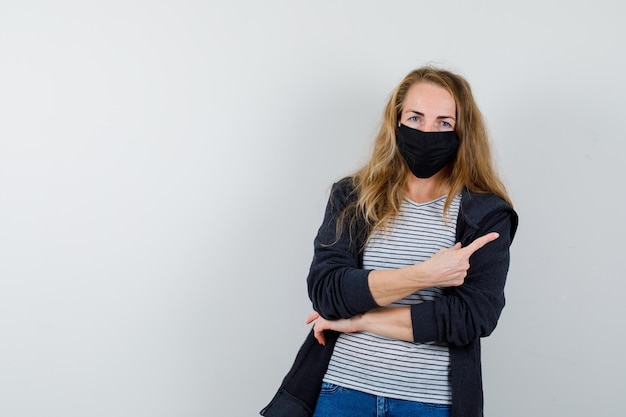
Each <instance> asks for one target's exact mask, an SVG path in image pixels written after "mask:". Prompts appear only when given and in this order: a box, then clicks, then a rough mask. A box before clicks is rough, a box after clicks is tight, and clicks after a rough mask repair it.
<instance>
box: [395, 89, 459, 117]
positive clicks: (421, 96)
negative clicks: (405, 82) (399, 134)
mask: <svg viewBox="0 0 626 417" xmlns="http://www.w3.org/2000/svg"><path fill="white" fill-rule="evenodd" d="M411 110H414V111H418V112H420V113H424V114H426V113H427V112H428V113H438V114H449V115H454V113H455V112H456V103H455V102H454V97H452V94H450V92H449V91H448V90H446V89H445V88H443V87H441V86H439V85H436V84H433V83H429V82H418V83H415V84H413V85H412V86H411V87H409V90H408V91H407V93H406V96H405V97H404V102H403V103H402V111H403V112H404V111H411Z"/></svg>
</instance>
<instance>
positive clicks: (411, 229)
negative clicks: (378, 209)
mask: <svg viewBox="0 0 626 417" xmlns="http://www.w3.org/2000/svg"><path fill="white" fill-rule="evenodd" d="M445 200H446V197H445V196H444V197H441V198H439V199H437V200H434V201H430V202H427V203H421V204H418V203H415V202H413V201H411V200H408V199H405V200H404V202H403V203H402V206H401V207H400V212H399V213H398V216H397V217H396V218H395V219H394V220H393V221H391V222H390V225H389V226H388V228H387V231H386V232H382V231H381V232H378V233H374V234H373V235H372V237H371V239H370V240H369V242H368V244H367V246H366V248H365V251H364V253H363V267H364V268H366V269H378V270H383V269H396V268H400V267H404V266H408V265H413V264H416V263H419V262H423V261H425V260H427V259H428V258H430V257H431V256H433V255H434V254H435V253H436V252H437V251H439V250H440V249H442V248H448V247H451V246H454V244H455V237H456V236H455V230H456V220H457V216H458V212H459V205H460V201H461V196H460V195H457V196H456V197H455V198H454V200H453V202H452V204H451V206H450V210H449V212H448V216H447V217H448V218H447V222H444V219H443V206H444V203H445ZM440 295H441V288H438V287H434V288H427V289H424V290H421V291H418V292H416V293H414V294H411V295H409V296H407V297H405V298H403V299H402V300H399V301H397V302H395V303H393V304H391V305H392V306H401V305H410V304H417V303H422V302H428V301H432V300H434V299H435V298H437V297H439V296H440ZM413 325H414V326H419V323H414V324H413ZM449 365H450V359H449V351H448V347H447V346H446V345H442V344H437V343H411V342H405V341H401V340H395V339H389V338H386V337H382V336H378V335H375V334H373V333H368V332H358V333H342V334H341V335H340V336H339V339H338V340H337V344H336V345H335V349H334V351H333V355H332V358H331V360H330V364H329V366H328V370H327V371H326V375H325V377H324V381H326V382H330V383H333V384H336V385H340V386H343V387H346V388H351V389H356V390H359V391H363V392H367V393H370V394H373V395H380V396H384V397H389V398H397V399H403V400H409V401H420V402H427V403H436V404H450V403H451V391H450V377H449Z"/></svg>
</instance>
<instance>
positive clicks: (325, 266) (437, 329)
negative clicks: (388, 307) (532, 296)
mask: <svg viewBox="0 0 626 417" xmlns="http://www.w3.org/2000/svg"><path fill="white" fill-rule="evenodd" d="M356 197H357V196H356V193H355V192H354V191H353V185H352V180H351V179H350V178H345V179H343V180H341V181H339V182H338V183H336V184H334V186H333V189H332V191H331V195H330V199H329V201H328V205H327V207H326V213H325V216H324V221H323V223H322V225H321V227H320V229H319V231H318V234H317V237H316V238H315V252H314V257H313V262H312V264H311V269H310V272H309V276H308V279H307V283H308V290H309V296H310V298H311V300H312V302H313V308H314V310H315V311H317V312H319V313H320V314H321V315H322V316H323V317H325V318H327V319H337V318H348V317H352V316H354V315H356V314H360V313H364V312H366V311H369V310H372V309H374V308H378V307H379V306H378V305H377V304H376V303H375V301H374V299H373V297H372V295H371V292H370V290H369V286H368V283H367V276H368V274H369V272H370V271H369V270H365V269H363V268H362V247H363V242H364V239H365V238H366V237H367V233H368V229H367V227H366V225H365V224H364V223H363V222H362V223H361V224H358V223H356V224H355V225H354V226H353V227H352V228H350V229H349V230H344V233H342V234H341V236H340V238H339V239H338V240H337V239H336V223H337V219H338V215H339V213H341V212H342V210H343V208H344V207H345V206H346V204H348V203H350V202H352V201H354V200H355V199H356ZM517 222H518V219H517V214H516V213H515V211H514V210H513V208H511V207H510V206H509V205H508V204H506V203H505V202H504V201H503V200H501V199H500V198H498V197H496V196H494V195H491V194H477V193H472V192H469V191H467V190H464V191H463V192H462V196H461V206H460V209H459V216H458V219H457V229H456V236H457V241H459V242H461V243H462V244H463V246H466V245H468V244H469V243H471V242H472V241H473V240H474V239H475V238H477V237H480V236H482V235H484V234H486V233H488V232H492V231H495V232H498V233H499V234H500V237H499V238H498V239H496V240H495V241H493V242H490V243H488V244H487V245H485V246H484V247H482V248H481V249H479V250H478V251H476V252H475V253H474V254H473V255H472V257H471V259H470V261H471V267H470V269H469V271H468V274H467V277H466V278H465V283H464V284H463V285H461V286H459V287H449V288H446V289H444V293H443V295H442V297H440V298H438V299H437V300H435V301H432V302H426V303H421V304H415V305H412V306H411V319H412V323H413V337H414V340H415V341H416V342H423V343H424V342H442V343H446V344H448V346H449V349H450V381H451V385H452V412H451V414H452V417H480V416H482V415H483V391H482V377H481V361H480V338H481V337H485V336H488V335H489V334H491V332H492V331H493V330H494V328H495V327H496V324H497V321H498V318H499V317H500V313H501V311H502V308H503V307H504V284H505V281H506V275H507V272H508V269H509V247H510V245H511V242H512V240H513V237H514V235H515V231H516V229H517ZM337 337H338V333H335V332H326V346H322V345H320V344H319V343H317V341H316V340H315V338H314V337H313V332H312V331H311V333H309V335H308V336H307V339H306V340H305V342H304V344H303V345H302V347H301V348H300V350H299V352H298V355H297V356H296V360H295V362H294V364H293V366H292V367H291V370H290V371H289V373H288V374H287V376H286V377H285V378H284V380H283V382H282V384H281V386H280V388H279V390H278V392H277V393H276V395H275V396H274V398H273V399H272V401H271V402H270V403H269V404H268V405H267V406H266V407H265V408H264V409H263V410H261V415H263V416H266V417H309V416H311V415H312V414H313V410H314V409H315V404H316V402H317V397H318V394H319V391H320V385H321V382H322V378H323V377H324V374H325V373H326V368H327V366H328V362H329V361H330V357H331V355H332V351H333V348H334V344H335V342H336V340H337Z"/></svg>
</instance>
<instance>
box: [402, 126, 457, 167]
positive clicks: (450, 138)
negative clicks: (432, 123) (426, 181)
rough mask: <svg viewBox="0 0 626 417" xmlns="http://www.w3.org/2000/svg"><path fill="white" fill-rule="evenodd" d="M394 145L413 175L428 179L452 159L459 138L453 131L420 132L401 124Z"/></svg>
mask: <svg viewBox="0 0 626 417" xmlns="http://www.w3.org/2000/svg"><path fill="white" fill-rule="evenodd" d="M396 143H397V144H398V149H399V150H400V154H401V155H402V157H403V158H404V160H405V161H406V163H407V165H408V166H409V169H410V170H411V172H412V173H413V175H415V176H416V177H418V178H430V177H432V176H433V175H435V174H436V173H437V172H439V171H441V169H443V167H445V166H446V164H447V163H448V162H450V161H451V160H452V158H454V156H455V155H456V152H457V150H458V149H459V136H458V135H457V134H456V132H454V131H449V132H422V131H421V130H417V129H413V128H410V127H408V126H405V125H402V124H401V125H400V126H399V127H398V129H397V130H396Z"/></svg>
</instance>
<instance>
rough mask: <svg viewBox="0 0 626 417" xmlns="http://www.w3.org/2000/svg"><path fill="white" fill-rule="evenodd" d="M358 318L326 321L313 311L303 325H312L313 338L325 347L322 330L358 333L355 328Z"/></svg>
mask: <svg viewBox="0 0 626 417" xmlns="http://www.w3.org/2000/svg"><path fill="white" fill-rule="evenodd" d="M359 317H360V316H355V317H352V318H349V319H340V320H326V319H325V318H324V317H322V316H320V315H319V313H318V312H317V311H314V312H312V313H311V314H309V316H308V317H307V318H306V322H305V323H306V324H310V323H313V335H314V336H315V339H317V341H318V342H319V343H320V344H321V345H322V346H326V338H325V337H324V330H334V331H336V332H342V333H354V332H358V331H359V329H358V328H357V322H358V318H359Z"/></svg>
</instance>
